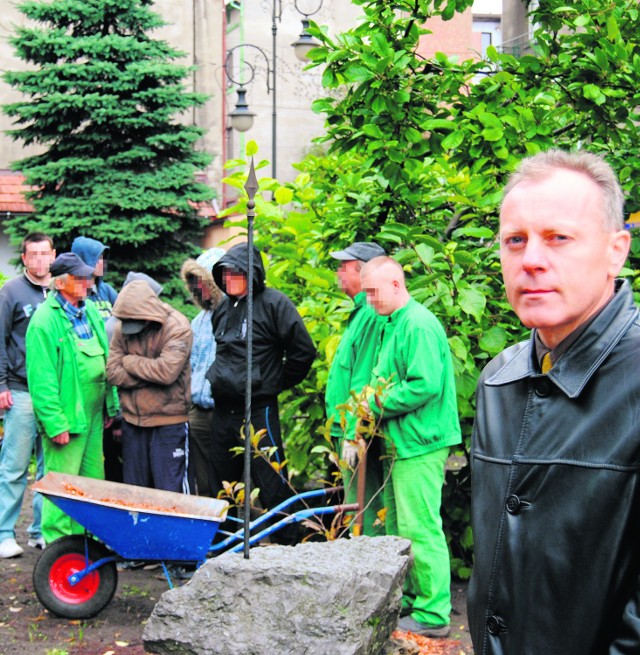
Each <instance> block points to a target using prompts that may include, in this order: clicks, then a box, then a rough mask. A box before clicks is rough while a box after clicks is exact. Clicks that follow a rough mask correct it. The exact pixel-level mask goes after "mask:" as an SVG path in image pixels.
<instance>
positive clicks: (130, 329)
mask: <svg viewBox="0 0 640 655" xmlns="http://www.w3.org/2000/svg"><path fill="white" fill-rule="evenodd" d="M113 315H114V316H115V317H116V318H117V319H119V323H118V324H117V325H116V328H115V332H114V335H113V339H112V341H111V344H110V351H109V360H108V362H107V376H108V378H109V381H110V382H111V383H112V384H114V385H116V386H117V387H118V391H119V394H120V405H121V407H122V418H123V421H122V456H123V477H124V482H125V483H126V484H134V485H139V486H142V487H153V488H155V489H164V490H166V491H178V492H184V493H188V492H189V488H188V483H187V475H186V471H187V453H186V449H187V421H188V414H189V406H190V403H191V366H190V363H189V355H190V353H191V343H192V332H191V325H190V324H189V321H188V319H187V318H186V317H185V316H183V315H182V314H181V313H180V312H179V311H177V310H176V309H174V308H173V307H171V306H170V305H168V304H167V303H164V302H162V301H161V300H160V299H159V298H158V296H157V295H156V293H155V292H154V290H153V289H152V288H151V286H150V285H149V283H148V282H146V281H144V280H139V281H135V282H131V283H130V284H128V285H127V286H126V287H124V288H123V290H122V291H121V293H120V295H119V296H118V300H117V301H116V303H115V305H114V306H113Z"/></svg>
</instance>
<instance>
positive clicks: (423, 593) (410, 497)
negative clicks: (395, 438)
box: [384, 448, 451, 625]
mask: <svg viewBox="0 0 640 655" xmlns="http://www.w3.org/2000/svg"><path fill="white" fill-rule="evenodd" d="M448 454H449V448H441V449H440V450H436V451H435V452H432V453H428V454H426V455H421V456H419V457H411V458H409V459H394V460H392V461H391V462H389V461H388V460H385V467H387V466H389V465H390V466H391V480H390V482H388V483H387V484H386V486H385V491H384V503H385V506H386V508H387V516H386V521H385V528H386V533H387V534H388V535H397V536H400V537H404V538H405V539H410V540H411V550H412V552H413V564H412V565H411V568H410V569H409V574H408V576H407V579H406V581H405V585H404V595H403V598H402V604H403V607H411V608H412V613H411V616H412V617H413V618H414V619H415V620H416V621H419V622H420V623H423V624H428V625H445V624H447V625H448V624H449V621H450V618H449V615H450V613H451V565H450V562H449V549H448V547H447V540H446V538H445V536H444V532H443V530H442V519H441V518H440V505H441V503H442V485H443V484H444V465H445V463H446V461H447V457H448Z"/></svg>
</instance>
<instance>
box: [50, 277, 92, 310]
mask: <svg viewBox="0 0 640 655" xmlns="http://www.w3.org/2000/svg"><path fill="white" fill-rule="evenodd" d="M92 286H93V278H90V277H76V276H75V275H67V278H66V279H65V280H63V279H60V280H58V281H57V283H56V287H57V289H58V291H59V292H60V293H61V294H62V296H63V297H64V298H65V300H67V301H68V302H70V303H71V304H72V305H77V304H78V302H79V301H80V300H84V299H85V298H86V297H87V295H88V294H89V289H91V287H92Z"/></svg>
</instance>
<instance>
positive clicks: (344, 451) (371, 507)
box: [325, 241, 385, 536]
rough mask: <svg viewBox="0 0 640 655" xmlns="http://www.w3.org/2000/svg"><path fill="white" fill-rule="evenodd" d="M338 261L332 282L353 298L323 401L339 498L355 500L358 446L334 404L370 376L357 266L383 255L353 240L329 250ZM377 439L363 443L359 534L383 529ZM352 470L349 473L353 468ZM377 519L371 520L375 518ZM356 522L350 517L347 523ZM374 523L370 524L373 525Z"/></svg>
mask: <svg viewBox="0 0 640 655" xmlns="http://www.w3.org/2000/svg"><path fill="white" fill-rule="evenodd" d="M329 254H330V255H331V256H332V257H333V258H334V259H337V260H338V261H339V262H340V266H339V267H338V281H339V283H340V287H341V288H342V290H343V291H344V292H345V293H346V294H347V295H348V296H349V298H351V299H352V300H353V303H354V306H353V309H352V310H351V314H349V320H348V322H347V327H346V328H345V331H344V333H343V334H342V338H341V339H340V343H339V344H338V347H337V349H336V352H335V354H334V356H333V360H332V362H331V368H330V370H329V378H328V379H327V389H326V392H325V406H326V410H327V417H329V418H331V417H333V422H332V423H331V428H330V429H331V437H332V441H333V444H334V447H335V449H336V452H337V453H338V456H339V457H340V463H341V465H340V473H341V474H342V481H343V484H344V488H345V500H346V502H348V503H354V502H356V500H357V485H358V482H357V475H358V471H357V469H356V466H357V464H358V446H357V445H355V443H354V441H355V421H354V420H349V418H348V417H347V416H345V418H344V420H341V413H342V412H341V410H340V409H339V407H340V406H341V405H344V404H345V403H348V402H349V401H350V400H351V392H352V391H354V392H355V393H356V394H359V393H361V392H362V390H363V388H364V387H365V386H366V385H368V384H369V381H370V380H371V369H372V368H373V364H374V363H375V361H374V357H375V354H376V350H377V347H378V339H379V336H380V330H379V325H380V317H379V316H378V315H377V314H376V312H375V311H374V310H373V308H372V307H371V305H368V304H367V300H366V294H365V293H364V292H363V291H362V285H361V283H360V269H361V268H362V266H363V265H364V264H365V263H366V262H368V261H369V260H370V259H373V258H374V257H380V256H382V255H384V254H385V252H384V249H383V248H382V247H381V246H379V245H378V244H377V243H367V242H364V241H356V242H355V243H353V244H351V245H350V246H349V247H347V248H345V249H344V250H338V251H335V252H332V253H329ZM378 442H379V440H378V439H377V438H374V439H372V440H371V441H370V442H369V443H368V457H367V470H366V476H365V477H366V488H365V498H364V501H365V505H364V508H363V509H364V513H363V517H362V534H365V535H368V536H376V535H379V534H382V533H383V529H382V525H381V523H380V521H379V520H378V513H379V511H380V510H381V509H382V506H383V504H382V485H383V477H382V463H381V461H380V444H379V443H378ZM354 469H356V470H355V473H354ZM376 522H377V523H376ZM355 523H357V521H353V522H352V523H351V525H352V526H353V525H354V524H355ZM374 524H375V525H374Z"/></svg>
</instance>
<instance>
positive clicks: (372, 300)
mask: <svg viewBox="0 0 640 655" xmlns="http://www.w3.org/2000/svg"><path fill="white" fill-rule="evenodd" d="M361 283H362V290H363V291H364V292H365V293H366V294H367V302H368V303H369V304H370V305H371V306H372V307H373V308H374V309H375V310H376V312H377V313H378V314H380V316H390V315H391V314H393V312H394V311H395V310H396V309H397V308H398V297H397V285H396V284H395V283H394V282H393V281H392V280H390V279H389V278H387V277H385V276H384V275H381V274H380V271H373V272H371V273H369V274H368V275H365V276H363V277H362V282H361Z"/></svg>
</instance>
